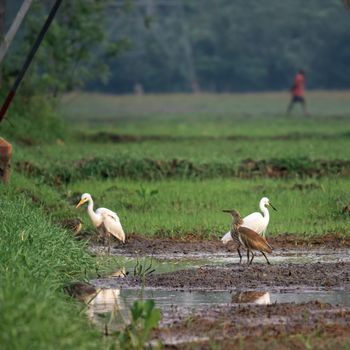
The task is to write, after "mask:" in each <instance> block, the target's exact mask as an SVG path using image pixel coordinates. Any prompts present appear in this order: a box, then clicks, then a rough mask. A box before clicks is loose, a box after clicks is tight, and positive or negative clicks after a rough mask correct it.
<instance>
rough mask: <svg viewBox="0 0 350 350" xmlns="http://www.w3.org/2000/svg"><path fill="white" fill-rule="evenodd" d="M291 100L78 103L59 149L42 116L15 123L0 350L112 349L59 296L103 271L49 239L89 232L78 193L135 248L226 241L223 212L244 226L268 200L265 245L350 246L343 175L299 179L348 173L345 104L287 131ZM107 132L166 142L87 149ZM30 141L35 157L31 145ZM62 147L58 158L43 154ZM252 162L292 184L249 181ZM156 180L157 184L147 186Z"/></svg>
mask: <svg viewBox="0 0 350 350" xmlns="http://www.w3.org/2000/svg"><path fill="white" fill-rule="evenodd" d="M288 99H289V97H288V95H287V94H283V93H282V94H280V93H271V94H236V95H229V94H223V95H210V94H203V95H198V96H193V95H161V96H160V95H151V96H123V97H114V96H102V95H93V94H92V95H91V94H89V95H87V94H80V95H77V96H76V97H74V96H73V97H72V96H66V97H65V98H64V108H63V109H62V112H63V114H64V115H65V119H66V122H67V126H68V128H67V129H66V134H65V135H64V134H63V133H64V128H61V124H60V123H57V120H56V119H55V118H50V119H48V120H47V123H46V119H45V118H44V115H45V113H44V112H45V110H44V108H43V113H41V111H39V112H40V113H39V112H38V113H39V115H38V119H39V122H40V123H39V124H38V125H40V127H37V128H34V127H33V128H32V127H31V126H30V125H29V124H28V123H29V119H28V120H27V119H26V113H23V115H21V114H18V115H17V118H18V119H16V125H17V124H18V125H19V126H18V130H14V129H11V128H12V127H11V126H10V125H9V124H6V125H5V127H3V126H2V129H1V131H2V135H4V136H5V137H7V138H8V140H9V141H10V142H13V145H14V156H13V165H14V166H13V168H14V171H13V176H12V179H11V182H10V184H9V186H7V187H1V189H0V195H1V197H0V205H1V210H2V218H3V219H2V220H1V224H0V225H1V235H0V248H1V254H0V276H1V283H0V329H1V331H0V344H1V348H5V349H26V348H28V349H89V348H99V349H100V348H104V347H108V346H109V344H105V343H104V342H103V341H102V340H101V337H100V335H99V334H98V333H97V332H96V330H94V329H92V327H91V326H90V325H89V324H88V322H87V320H86V318H85V317H84V316H82V314H81V315H80V314H79V313H81V312H82V305H77V304H76V303H74V302H73V301H72V300H71V299H70V298H69V297H67V296H66V295H65V294H64V293H63V292H62V287H63V285H64V284H65V283H66V282H68V281H71V280H72V279H76V278H80V279H81V278H84V275H85V272H87V273H91V272H93V271H94V269H95V267H96V264H97V265H98V266H99V261H96V260H94V259H93V258H92V257H91V256H90V255H89V254H88V253H87V250H86V248H85V247H84V245H83V244H82V243H78V242H76V241H74V240H73V239H72V237H71V236H70V235H69V234H68V233H67V232H66V231H64V230H61V229H60V228H59V227H58V225H55V223H58V222H59V221H60V220H62V219H64V218H68V217H77V216H82V217H83V220H84V227H85V228H91V224H90V220H89V218H88V216H87V214H86V210H85V208H83V209H79V210H78V209H75V206H74V204H76V203H77V201H78V199H79V196H80V194H81V193H83V192H90V193H91V194H92V195H93V197H94V199H95V201H96V206H103V207H107V208H110V209H112V210H115V211H117V212H118V214H119V216H120V218H121V221H122V224H123V226H124V229H125V231H126V233H127V235H128V234H130V233H131V232H137V233H140V234H143V235H149V236H151V235H156V234H157V235H160V236H175V237H179V238H181V237H184V236H186V235H187V234H195V235H197V236H198V237H199V238H207V237H209V236H214V237H221V236H222V234H223V233H225V232H227V231H228V229H229V226H230V218H229V217H228V215H226V214H224V213H222V212H221V210H222V209H230V208H237V209H239V210H240V212H241V213H242V215H247V214H249V213H251V212H253V211H256V210H257V209H258V202H259V199H260V198H261V197H262V196H268V197H269V198H270V200H271V201H272V202H273V204H274V205H275V206H276V207H277V208H278V212H273V211H271V221H270V225H269V232H268V234H271V235H275V234H279V233H284V232H289V233H295V234H297V235H305V236H308V235H312V234H323V233H341V234H344V235H349V234H350V226H349V215H348V214H343V213H342V209H343V207H344V206H345V205H346V204H348V202H349V201H350V195H349V192H350V191H349V190H350V179H349V177H348V176H344V174H342V176H340V175H341V174H340V170H337V168H336V167H335V169H331V170H332V171H328V172H327V171H326V172H325V173H324V174H323V177H318V178H316V177H314V175H313V176H310V177H309V178H306V177H300V174H299V175H298V169H303V167H304V168H306V169H309V168H312V167H315V168H316V169H321V168H322V166H324V165H322V161H321V160H325V161H330V160H335V159H340V160H341V161H343V162H348V161H349V153H348V150H349V146H350V137H349V132H350V123H349V122H350V102H349V101H350V99H349V92H332V93H328V92H314V93H310V94H309V95H308V101H309V106H310V111H311V117H310V118H308V119H305V118H303V117H302V116H300V113H299V114H298V112H296V113H295V115H294V116H292V117H290V118H286V117H285V115H284V111H285V108H286V105H287V103H288ZM37 109H38V106H36V108H35V110H37ZM18 111H19V112H20V110H18ZM18 111H17V112H18ZM31 113H32V114H33V118H34V120H35V119H36V118H35V116H34V111H33V110H32V111H31ZM50 113H51V111H50ZM21 118H22V119H21ZM21 120H22V122H23V123H20V121H21ZM31 120H32V119H30V121H31ZM14 121H15V120H14ZM17 121H19V123H18V122H17ZM2 125H3V124H2ZM17 131H18V132H17ZM99 132H107V133H112V134H113V133H116V134H124V135H125V134H129V135H146V136H147V135H148V136H149V135H155V136H161V138H160V139H158V140H146V141H142V142H133V143H121V144H116V143H111V142H106V140H101V141H100V142H92V141H91V137H92V136H94V135H96V134H98V133H99ZM167 137H168V138H169V139H167ZM227 137H233V138H232V139H227ZM36 138H38V139H40V142H41V143H40V144H39V145H38V144H36V142H32V141H33V140H34V141H35V140H36ZM57 138H64V144H63V143H62V142H61V141H59V142H56V143H45V141H47V140H56V139H57ZM83 139H84V140H85V141H84V142H83ZM27 141H29V142H27ZM102 141H103V142H102ZM33 143H34V144H36V146H31V147H28V146H24V144H33ZM96 157H97V158H96ZM247 158H252V159H254V160H256V161H259V160H269V161H276V159H277V162H278V164H283V165H284V166H287V168H288V169H291V170H293V171H294V172H293V171H292V173H291V176H290V178H289V179H269V178H267V177H266V174H260V175H261V176H260V177H256V178H252V179H241V178H239V177H238V176H237V175H239V174H237V169H238V167H239V166H240V163H241V161H242V160H244V159H247ZM173 159H178V160H182V161H180V162H178V163H176V164H177V165H176V167H175V171H174V174H173V175H174V176H167V174H165V175H164V174H163V173H162V172H164V171H168V170H167V169H168V167H169V164H172V162H173ZM274 159H275V160H274ZM82 160H83V162H82ZM159 161H160V162H159ZM204 165H205V167H204ZM25 167H26V170H24V168H25ZM326 167H327V165H326ZM20 169H21V170H20ZM193 169H194V170H193ZM162 174H163V175H164V176H163V175H162ZM198 174H199V175H198ZM29 175H30V176H29ZM160 175H162V176H160ZM234 176H235V177H234ZM105 178H107V180H106V179H105ZM150 178H154V179H157V180H153V181H147V180H145V179H150ZM108 263H110V262H108ZM114 263H115V262H114ZM103 264H104V266H105V265H106V264H107V262H103Z"/></svg>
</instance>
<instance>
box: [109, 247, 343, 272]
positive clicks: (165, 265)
mask: <svg viewBox="0 0 350 350" xmlns="http://www.w3.org/2000/svg"><path fill="white" fill-rule="evenodd" d="M258 254H259V253H258ZM258 254H257V256H256V258H255V259H254V263H263V264H265V263H266V262H265V259H264V258H263V257H262V256H261V255H260V256H259V255H258ZM269 260H270V262H271V264H282V263H292V264H303V263H305V264H310V263H317V262H322V263H328V262H332V263H335V262H340V261H343V262H350V250H349V249H335V250H332V249H323V250H322V249H319V250H311V251H305V250H292V251H291V250H288V251H287V250H286V251H284V250H276V251H275V252H274V254H272V255H270V256H269ZM120 261H121V262H120V263H121V264H122V265H123V268H122V269H123V271H124V273H131V274H132V273H133V272H134V269H135V266H136V264H141V265H143V268H147V267H151V269H152V270H153V269H154V270H155V271H154V272H155V273H167V272H175V271H181V270H185V269H193V268H200V267H203V266H211V267H212V266H214V267H215V266H218V267H221V268H222V267H225V266H226V267H228V268H229V267H230V265H232V264H238V263H239V258H238V255H237V253H236V252H234V253H231V252H228V253H225V254H223V253H217V254H209V253H194V254H186V255H184V254H167V255H155V256H153V257H141V258H135V257H134V256H122V257H120ZM242 261H243V263H244V264H245V262H246V257H245V256H243V260H242ZM120 275H121V273H120V271H119V270H117V271H116V273H115V274H111V275H110V277H117V276H120Z"/></svg>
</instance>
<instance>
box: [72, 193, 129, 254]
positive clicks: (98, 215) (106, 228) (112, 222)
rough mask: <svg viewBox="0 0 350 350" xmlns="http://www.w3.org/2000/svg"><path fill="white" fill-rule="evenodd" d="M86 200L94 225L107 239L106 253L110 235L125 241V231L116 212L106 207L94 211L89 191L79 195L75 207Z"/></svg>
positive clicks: (109, 247) (109, 245)
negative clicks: (79, 197)
mask: <svg viewBox="0 0 350 350" xmlns="http://www.w3.org/2000/svg"><path fill="white" fill-rule="evenodd" d="M86 202H88V203H89V205H88V207H87V212H88V214H89V216H90V219H91V221H92V223H93V225H94V226H95V227H97V228H98V229H99V230H101V231H102V232H101V233H102V235H103V237H104V239H105V238H106V237H107V239H108V253H109V252H110V249H111V244H110V236H111V235H113V236H114V237H115V238H117V239H118V240H120V241H122V242H123V243H125V233H124V230H123V227H122V225H121V223H120V220H119V217H118V215H117V213H115V212H113V211H112V210H109V209H106V208H98V209H96V211H94V202H93V200H92V198H91V195H90V194H89V193H84V194H83V195H82V196H81V199H80V202H79V203H78V204H77V206H76V208H79V207H80V206H81V205H82V204H84V203H86Z"/></svg>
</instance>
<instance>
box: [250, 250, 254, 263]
mask: <svg viewBox="0 0 350 350" xmlns="http://www.w3.org/2000/svg"><path fill="white" fill-rule="evenodd" d="M253 259H254V253H253V251H252V260H250V263H249V265H251V264H252V262H253Z"/></svg>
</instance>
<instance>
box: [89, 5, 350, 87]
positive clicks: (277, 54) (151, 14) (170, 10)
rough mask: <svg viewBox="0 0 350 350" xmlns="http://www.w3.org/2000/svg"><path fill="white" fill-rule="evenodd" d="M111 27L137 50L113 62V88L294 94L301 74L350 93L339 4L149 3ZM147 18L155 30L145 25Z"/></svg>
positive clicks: (349, 41) (346, 26)
mask: <svg viewBox="0 0 350 350" xmlns="http://www.w3.org/2000/svg"><path fill="white" fill-rule="evenodd" d="M133 7H134V9H133V11H132V12H131V13H130V14H129V16H122V17H121V18H118V19H114V20H112V21H111V22H110V28H109V30H110V32H111V33H115V35H117V36H118V35H123V36H124V37H125V38H127V40H129V42H130V50H129V51H127V52H124V53H123V54H121V55H119V56H118V57H116V58H113V59H111V60H110V61H109V62H108V65H109V67H110V69H111V75H110V80H109V82H108V84H106V85H102V84H98V83H96V82H93V83H90V84H89V88H90V89H94V90H101V89H102V90H104V91H108V92H117V93H122V92H130V91H132V89H133V87H134V85H135V84H141V85H142V86H143V87H144V90H145V91H147V92H150V91H151V92H162V91H190V90H191V88H192V86H193V82H194V81H196V82H197V83H198V85H199V87H200V88H201V89H202V90H204V91H215V92H222V91H251V90H254V91H263V90H280V89H287V88H288V87H289V86H290V84H291V79H292V77H293V75H294V73H295V71H296V70H297V69H299V68H300V67H303V68H304V69H305V70H306V72H307V74H308V84H309V87H310V88H318V89H342V88H349V87H350V64H349V62H350V17H349V14H348V13H347V11H346V10H345V9H344V6H343V4H342V2H341V1H339V0H329V1H320V0H308V1H305V0H293V1H280V0H265V1H256V0H254V1H253V0H215V1H214V0H186V1H184V0H167V1H164V0H158V1H157V0H144V1H136V2H135V3H134V6H133ZM145 15H146V16H148V17H146V20H147V19H148V24H149V25H148V26H145V25H144V23H145Z"/></svg>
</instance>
